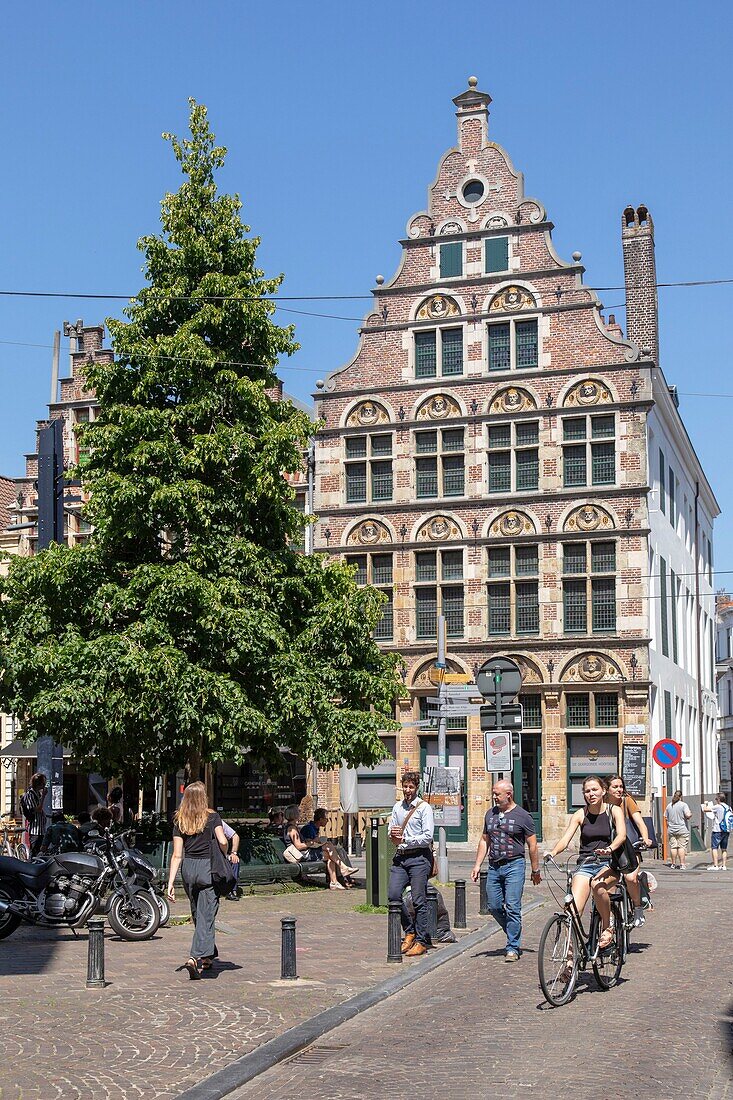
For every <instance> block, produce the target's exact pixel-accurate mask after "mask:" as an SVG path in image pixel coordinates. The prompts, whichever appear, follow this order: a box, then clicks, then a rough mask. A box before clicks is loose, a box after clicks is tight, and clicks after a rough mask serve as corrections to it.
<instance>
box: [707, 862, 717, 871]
mask: <svg viewBox="0 0 733 1100" xmlns="http://www.w3.org/2000/svg"><path fill="white" fill-rule="evenodd" d="M705 870H706V871H719V870H720V867H716V866H715V864H714V863H711V864H710V866H709V867H706V868H705Z"/></svg>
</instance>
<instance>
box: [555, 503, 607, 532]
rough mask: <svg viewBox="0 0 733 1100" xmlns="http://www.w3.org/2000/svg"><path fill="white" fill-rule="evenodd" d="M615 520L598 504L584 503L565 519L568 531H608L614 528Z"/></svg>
mask: <svg viewBox="0 0 733 1100" xmlns="http://www.w3.org/2000/svg"><path fill="white" fill-rule="evenodd" d="M613 526H614V524H613V520H612V519H611V517H610V516H609V514H608V512H606V511H605V510H604V509H603V508H599V507H598V505H596V504H583V505H581V506H580V508H576V509H575V511H574V512H571V513H570V515H569V516H568V518H567V520H566V521H565V530H566V531H584V532H591V531H597V530H598V529H599V528H601V529H602V530H606V531H611V530H613Z"/></svg>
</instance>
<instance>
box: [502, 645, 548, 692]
mask: <svg viewBox="0 0 733 1100" xmlns="http://www.w3.org/2000/svg"><path fill="white" fill-rule="evenodd" d="M510 656H511V659H512V660H513V661H516V662H517V664H518V665H519V670H520V672H521V673H522V687H524V686H525V685H526V684H541V683H542V674H541V673H540V670H539V668H538V667H537V665H536V664H535V663H534V661H530V660H529V658H527V657H520V656H518V655H517V654H516V653H512V654H510Z"/></svg>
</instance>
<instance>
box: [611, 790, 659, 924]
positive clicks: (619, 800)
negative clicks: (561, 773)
mask: <svg viewBox="0 0 733 1100" xmlns="http://www.w3.org/2000/svg"><path fill="white" fill-rule="evenodd" d="M606 801H607V802H608V804H609V806H620V807H621V810H622V812H623V815H624V823H625V825H626V835H627V837H628V838H629V840H631V841H632V842H633V843H636V840H637V836H636V834H637V833H638V838H639V839H641V840H643V841H644V844H645V845H646V847H647V848H651V847H652V846H653V845H652V841H651V840H650V839H649V832H648V830H647V827H646V824H645V822H644V818H643V817H642V816H641V810H640V809H639V806H638V804H637V802H636V800H635V799H633V798H632V797H631V795H630V794H627V793H626V784H625V783H624V781H623V778H622V777H621V776H620V775H612V776H611V777H610V779H609V780H608V794H607V795H606ZM629 822H630V823H631V825H630V826H629ZM639 861H641V857H639ZM639 870H640V867H639V863H637V865H636V867H635V868H634V870H633V871H629V872H628V873H626V874H624V878H625V879H626V887H627V889H628V891H629V897H630V898H631V904H632V905H633V906H634V928H640V927H641V926H642V924H644V922H645V917H644V909H643V907H642V904H641V886H640V885H639Z"/></svg>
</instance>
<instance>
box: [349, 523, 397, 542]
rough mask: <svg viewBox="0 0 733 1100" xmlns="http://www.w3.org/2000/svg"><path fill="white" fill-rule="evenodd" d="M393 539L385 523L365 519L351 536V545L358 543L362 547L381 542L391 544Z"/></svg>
mask: <svg viewBox="0 0 733 1100" xmlns="http://www.w3.org/2000/svg"><path fill="white" fill-rule="evenodd" d="M391 541H392V538H391V536H390V533H389V531H388V529H387V528H386V527H385V526H384V524H383V523H378V522H377V520H374V519H365V520H364V522H363V523H360V524H359V526H358V527H355V528H354V530H353V531H352V532H351V534H350V535H349V537H348V539H347V542H348V543H349V544H353V543H357V544H358V545H360V546H374V545H375V544H376V543H379V542H391Z"/></svg>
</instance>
